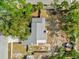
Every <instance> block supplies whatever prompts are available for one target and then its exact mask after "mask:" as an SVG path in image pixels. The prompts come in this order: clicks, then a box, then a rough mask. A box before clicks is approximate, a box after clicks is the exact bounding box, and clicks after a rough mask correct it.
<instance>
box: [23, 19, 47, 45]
mask: <svg viewBox="0 0 79 59" xmlns="http://www.w3.org/2000/svg"><path fill="white" fill-rule="evenodd" d="M31 30H32V33H31V36H30V37H29V38H28V40H27V41H24V45H27V44H36V43H37V40H46V39H47V38H46V33H44V30H46V29H45V18H32V27H31Z"/></svg>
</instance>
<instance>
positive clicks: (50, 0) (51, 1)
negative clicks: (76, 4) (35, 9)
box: [26, 0, 78, 5]
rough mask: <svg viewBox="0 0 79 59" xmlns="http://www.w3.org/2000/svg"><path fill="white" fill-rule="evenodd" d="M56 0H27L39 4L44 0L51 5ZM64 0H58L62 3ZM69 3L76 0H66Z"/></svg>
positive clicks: (44, 2)
mask: <svg viewBox="0 0 79 59" xmlns="http://www.w3.org/2000/svg"><path fill="white" fill-rule="evenodd" d="M54 1H56V0H26V2H27V3H32V4H37V3H38V2H42V3H43V4H44V5H50V4H51V3H53V2H54ZM62 1H64V0H58V2H59V3H61V2H62ZM66 1H68V2H69V3H71V2H73V1H74V0H66ZM77 1H78V0H77Z"/></svg>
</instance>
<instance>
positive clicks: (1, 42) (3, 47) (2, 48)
mask: <svg viewBox="0 0 79 59" xmlns="http://www.w3.org/2000/svg"><path fill="white" fill-rule="evenodd" d="M0 59H8V40H6V39H5V37H4V36H2V35H0Z"/></svg>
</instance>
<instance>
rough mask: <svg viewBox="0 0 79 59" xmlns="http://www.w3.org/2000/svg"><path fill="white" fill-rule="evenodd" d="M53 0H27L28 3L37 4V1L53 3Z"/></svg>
mask: <svg viewBox="0 0 79 59" xmlns="http://www.w3.org/2000/svg"><path fill="white" fill-rule="evenodd" d="M52 1H53V0H27V3H32V4H37V2H42V3H43V4H51V2H52Z"/></svg>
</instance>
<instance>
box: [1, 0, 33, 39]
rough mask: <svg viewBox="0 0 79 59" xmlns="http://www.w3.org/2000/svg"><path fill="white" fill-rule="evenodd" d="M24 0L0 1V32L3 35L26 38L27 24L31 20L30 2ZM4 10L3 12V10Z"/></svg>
mask: <svg viewBox="0 0 79 59" xmlns="http://www.w3.org/2000/svg"><path fill="white" fill-rule="evenodd" d="M25 2H26V0H15V1H14V0H5V1H0V3H1V5H0V7H1V8H2V11H0V32H1V33H2V34H3V35H4V36H9V35H12V36H14V37H15V36H17V37H19V38H20V39H27V37H28V35H30V27H29V24H30V22H31V13H32V4H30V3H28V4H26V3H25ZM4 11H5V12H4Z"/></svg>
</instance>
